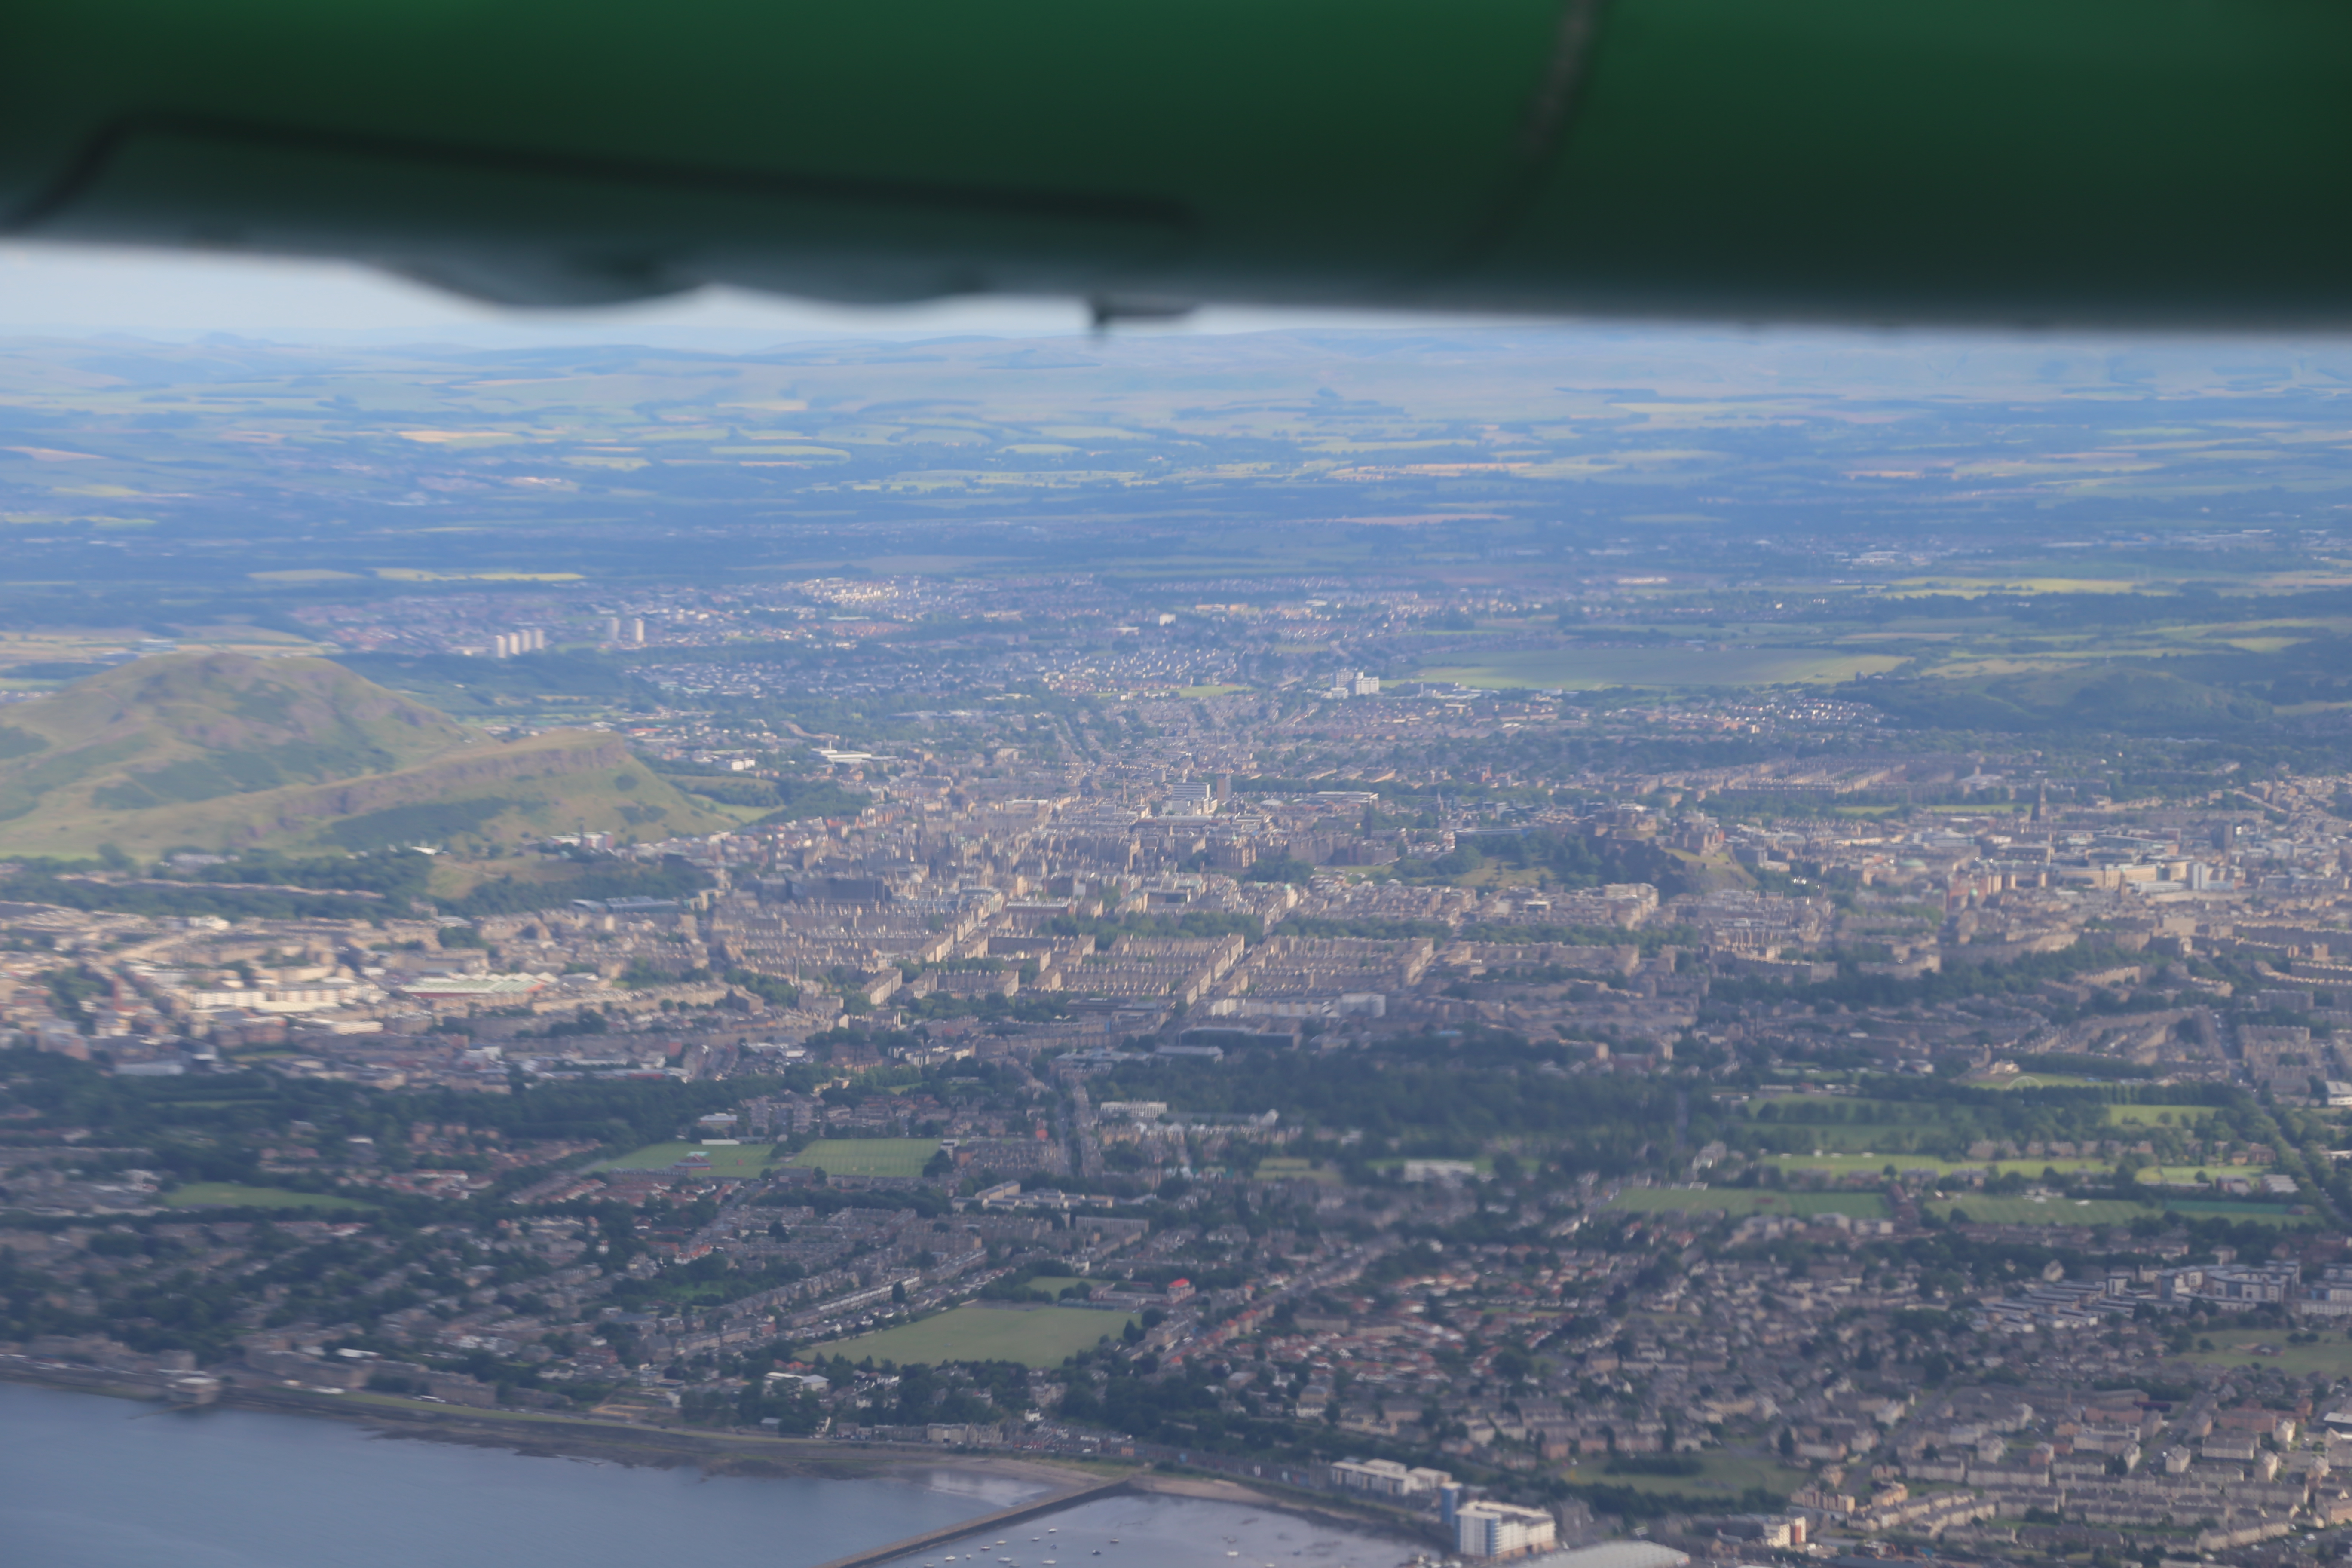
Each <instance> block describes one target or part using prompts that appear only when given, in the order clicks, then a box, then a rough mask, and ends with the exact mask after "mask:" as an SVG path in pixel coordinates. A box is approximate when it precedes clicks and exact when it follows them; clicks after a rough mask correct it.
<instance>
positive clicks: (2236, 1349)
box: [2181, 1329, 2352, 1377]
mask: <svg viewBox="0 0 2352 1568" xmlns="http://www.w3.org/2000/svg"><path fill="white" fill-rule="evenodd" d="M2287 1332H2288V1331H2287V1330H2285V1329H2216V1330H2214V1331H2212V1332H2210V1333H2207V1334H2200V1335H2199V1336H2198V1339H2199V1341H2200V1342H2201V1343H2209V1344H2210V1345H2211V1346H2212V1347H2213V1348H2212V1349H2211V1350H2210V1351H2208V1350H2192V1351H2190V1352H2188V1353H2187V1354H2186V1355H2185V1356H2183V1357H2182V1358H2181V1359H2182V1360H2184V1361H2193V1362H2201V1363H2204V1364H2205V1365H2207V1366H2227V1367H2256V1366H2258V1367H2267V1368H2268V1369H2270V1370H2271V1371H2273V1372H2279V1373H2286V1374H2287V1375H2288V1376H2290V1377H2307V1376H2309V1375H2311V1374H2312V1373H2320V1374H2322V1375H2324V1376H2327V1377H2352V1339H2347V1338H2346V1337H2345V1335H2344V1333H2343V1332H2342V1331H2336V1332H2335V1333H2326V1332H2322V1333H2321V1334H2320V1336H2319V1342H2318V1343H2316V1344H2309V1345H2291V1344H2289V1343H2287V1340H2286V1336H2287ZM2258 1345H2259V1346H2261V1347H2263V1349H2264V1350H2267V1351H2275V1352H2278V1353H2276V1354H2275V1355H2257V1354H2255V1353H2254V1350H2255V1347H2256V1346H2258Z"/></svg>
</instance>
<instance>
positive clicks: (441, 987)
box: [400, 974, 547, 996]
mask: <svg viewBox="0 0 2352 1568" xmlns="http://www.w3.org/2000/svg"><path fill="white" fill-rule="evenodd" d="M546 984H547V976H545V975H544V974H427V975H424V976H422V977H420V978H418V979H415V980H406V981H403V982H401V984H400V991H401V994H403V995H405V996H528V995H530V994H531V993H532V992H534V991H537V990H539V989H541V987H543V986H544V985H546Z"/></svg>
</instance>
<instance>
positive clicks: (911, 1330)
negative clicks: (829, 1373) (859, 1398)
mask: <svg viewBox="0 0 2352 1568" xmlns="http://www.w3.org/2000/svg"><path fill="white" fill-rule="evenodd" d="M1130 1321H1132V1319H1130V1318H1129V1316H1128V1315H1127V1314H1125V1313H1121V1312H1098V1311H1095V1310H1092V1309H1090V1308H1086V1307H1042V1306H1041V1307H1021V1306H999V1305H996V1304H994V1303H992V1302H986V1301H969V1302H966V1303H965V1304H964V1305H962V1306H961V1307H958V1308H955V1309H954V1310H951V1311H946V1312H941V1313H940V1315H939V1316H938V1317H936V1318H926V1319H924V1320H923V1321H921V1322H919V1323H907V1324H904V1325H902V1326H900V1327H898V1328H895V1329H884V1330H883V1331H881V1332H879V1333H873V1334H860V1335H858V1336H857V1337H856V1338H855V1339H847V1340H835V1341H834V1342H832V1343H831V1344H828V1345H826V1346H825V1347H824V1349H825V1350H826V1351H827V1352H835V1353H838V1354H841V1355H845V1356H847V1357H848V1358H849V1359H850V1360H852V1361H863V1360H865V1359H866V1357H867V1356H872V1357H873V1358H874V1359H875V1360H876V1361H877V1362H878V1361H894V1362H897V1363H899V1364H900V1365H901V1366H906V1365H911V1364H914V1363H930V1362H943V1361H1017V1362H1019V1363H1022V1364H1023V1365H1024V1366H1059V1365H1060V1364H1061V1363H1062V1361H1063V1359H1064V1358H1065V1357H1067V1356H1072V1355H1075V1354H1076V1353H1077V1352H1080V1351H1082V1350H1085V1349H1086V1348H1087V1346H1089V1345H1091V1344H1093V1343H1094V1342H1096V1341H1097V1340H1098V1339H1100V1338H1102V1336H1103V1335H1105V1334H1108V1335H1110V1336H1112V1338H1113V1339H1116V1338H1117V1337H1118V1333H1119V1331H1120V1330H1122V1329H1124V1328H1126V1327H1127V1325H1128V1324H1129V1322H1130Z"/></svg>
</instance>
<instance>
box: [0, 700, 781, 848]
mask: <svg viewBox="0 0 2352 1568" xmlns="http://www.w3.org/2000/svg"><path fill="white" fill-rule="evenodd" d="M748 815H752V814H751V813H744V812H730V811H728V810H727V809H726V808H724V807H723V806H720V805H718V804H717V803H715V802H711V801H707V800H701V799H698V798H694V797H689V796H688V795H682V794H680V793H679V792H678V791H677V790H676V789H675V788H673V787H671V786H670V785H669V784H667V783H666V782H664V781H663V780H662V779H660V778H659V777H657V776H656V775H655V774H654V773H651V772H649V771H648V770H646V768H644V767H642V766H640V765H638V764H637V763H635V762H634V761H633V760H632V759H631V758H630V757H629V755H628V752H627V748H626V747H625V745H624V744H623V743H622V742H621V741H620V739H619V738H618V737H617V736H614V735H610V734H606V733H604V732H601V731H578V730H558V731H549V732H548V733H546V734H542V735H538V736H533V737H530V738H529V739H526V740H520V741H514V742H501V741H497V740H493V739H491V738H490V737H488V736H487V735H484V734H482V733H481V732H480V731H476V730H471V729H468V728H467V727H466V726H465V725H463V724H460V723H458V722H457V721H456V720H454V719H452V718H450V717H449V716H448V715H446V714H445V713H442V712H439V711H437V710H434V709H432V708H428V707H426V706H425V705H424V704H423V703H420V702H416V701H413V700H410V699H407V698H404V697H402V696H400V695H398V694H397V693H394V692H391V691H387V690H385V689H383V687H380V686H377V685H375V684H374V683H373V682H372V681H368V680H365V679H362V678H361V677H359V676H357V675H354V674H352V672H351V671H349V670H347V669H344V668H341V666H340V665H336V664H331V663H329V662H328V661H326V660H324V659H314V658H277V659H257V658H245V657H243V656H241V655H236V654H182V655H173V656H169V657H164V658H145V659H141V660H139V661H137V662H136V663H133V664H127V665H122V666H120V667H118V668H113V669H110V670H107V671H105V672H103V673H101V674H98V675H92V676H90V677H89V678H87V679H82V680H78V681H76V682H74V683H73V684H71V685H70V686H68V687H66V688H65V689H62V690H60V691H58V693H57V694H56V695H55V696H53V697H50V698H47V699H45V700H42V701H39V702H31V703H26V704H22V705H20V706H16V707H11V708H9V709H7V710H5V711H0V855H47V856H60V857H64V856H84V855H89V854H91V853H94V852H95V851H96V850H97V849H98V848H99V847H100V846H101V845H105V844H112V845H115V846H117V847H120V848H121V849H122V850H123V851H124V852H126V853H128V854H131V855H132V856H136V857H142V858H149V857H152V856H154V855H157V854H159V853H161V852H163V851H164V850H166V849H171V848H175V847H197V848H203V849H232V850H234V849H242V848H250V847H268V848H340V849H352V850H359V849H374V848H382V847H387V846H391V845H395V844H408V843H424V844H459V843H462V844H467V845H471V846H481V847H488V846H490V845H496V844H507V843H515V842H518V841H520V840H523V839H527V838H531V837H540V836H543V835H545V834H548V833H555V832H562V831H566V830H569V829H572V828H574V827H577V826H582V825H583V824H584V825H585V826H589V827H591V828H594V829H598V830H602V831H610V832H614V833H619V834H622V835H624V836H625V837H635V838H657V837H668V836H669V835H671V834H674V833H709V832H714V831H717V830H718V829H720V828H723V827H726V826H730V825H731V824H732V823H734V822H735V821H736V820H738V819H739V817H740V816H748Z"/></svg>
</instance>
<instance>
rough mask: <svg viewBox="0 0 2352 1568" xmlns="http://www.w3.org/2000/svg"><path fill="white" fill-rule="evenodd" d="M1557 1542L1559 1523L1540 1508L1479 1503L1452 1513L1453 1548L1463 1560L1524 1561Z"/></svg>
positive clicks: (1500, 1503) (1465, 1506)
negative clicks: (1512, 1558)
mask: <svg viewBox="0 0 2352 1568" xmlns="http://www.w3.org/2000/svg"><path fill="white" fill-rule="evenodd" d="M1558 1540H1559V1523H1558V1522H1557V1521H1555V1520H1553V1518H1552V1516H1551V1515H1550V1514H1549V1513H1546V1512H1545V1511H1544V1510H1542V1509H1539V1508H1521V1507H1519V1506H1518V1505H1517V1503H1507V1502H1487V1501H1485V1500H1480V1501H1477V1502H1465V1503H1464V1504H1462V1505H1461V1506H1460V1507H1459V1508H1457V1509H1455V1510H1454V1547H1455V1549H1456V1550H1457V1551H1459V1552H1461V1553H1462V1555H1463V1556H1465V1557H1483V1558H1496V1557H1525V1556H1528V1555H1530V1554H1531V1553H1534V1552H1549V1551H1550V1550H1551V1549H1552V1546H1553V1545H1554V1543H1555V1542H1557V1541H1558Z"/></svg>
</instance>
